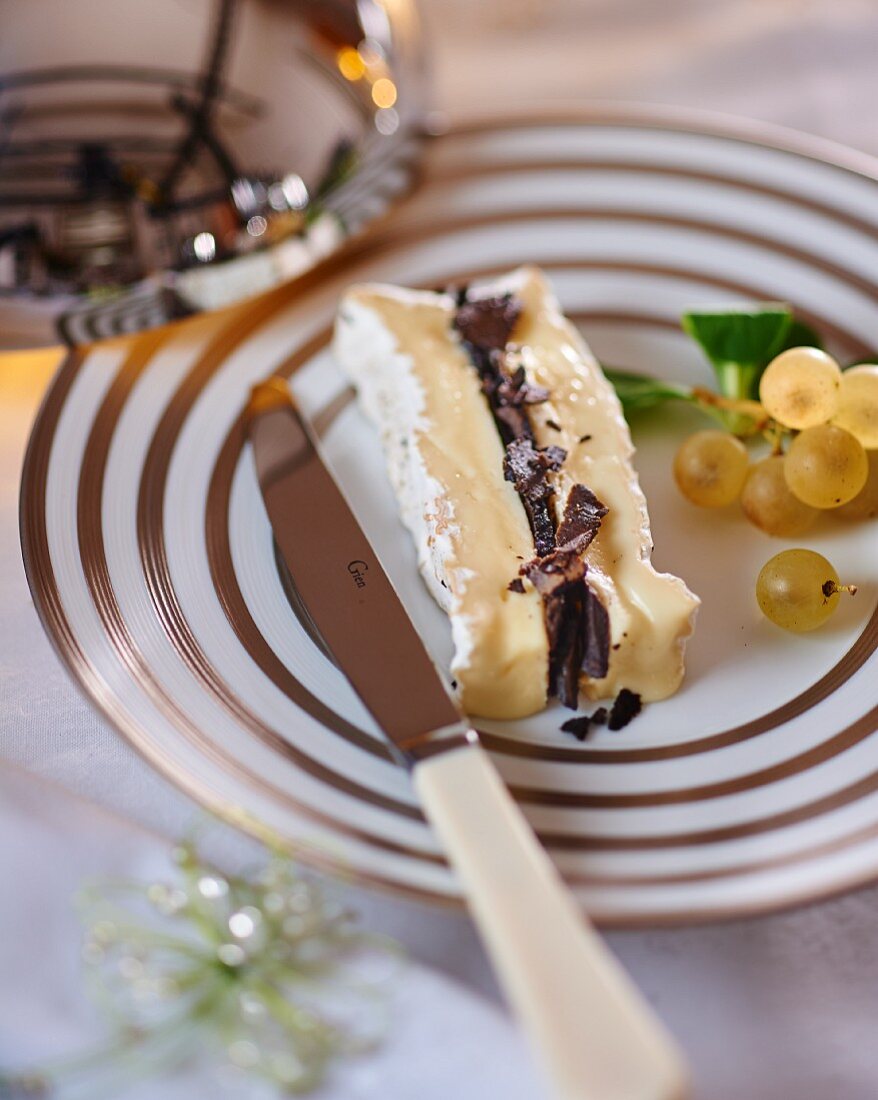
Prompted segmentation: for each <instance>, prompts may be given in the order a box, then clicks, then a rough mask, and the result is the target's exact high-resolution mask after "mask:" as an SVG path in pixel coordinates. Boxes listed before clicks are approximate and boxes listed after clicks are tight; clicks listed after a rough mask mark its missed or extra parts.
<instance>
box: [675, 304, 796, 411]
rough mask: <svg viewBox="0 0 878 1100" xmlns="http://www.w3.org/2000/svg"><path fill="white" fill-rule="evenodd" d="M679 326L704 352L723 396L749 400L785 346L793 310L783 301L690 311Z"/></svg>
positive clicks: (791, 326)
mask: <svg viewBox="0 0 878 1100" xmlns="http://www.w3.org/2000/svg"><path fill="white" fill-rule="evenodd" d="M682 325H683V329H684V331H685V332H687V333H688V334H689V335H690V336H691V337H692V338H693V339H694V340H695V341H697V343H698V344H700V345H701V347H702V349H703V350H704V354H705V355H706V356H707V358H708V359H709V360H710V362H711V363H712V365H713V368H714V371H715V372H716V376H717V380H718V381H719V388H720V392H721V393H723V394H725V396H726V397H734V398H753V397H755V396H756V393H757V391H758V388H759V379H760V377H761V375H762V372H763V371H764V370H765V368H766V367H767V366H768V364H769V363H770V362H771V360H772V359H773V358H774V357H775V355H777V354H778V352H779V351H781V350H782V349H783V348H784V346H786V340H787V338H788V336H789V335H790V331H791V329H792V328H793V311H792V310H791V309H790V307H789V306H788V305H786V303H784V302H765V303H763V304H761V305H757V306H754V307H752V308H751V309H746V310H741V309H735V310H722V311H717V310H712V311H701V310H692V311H690V312H689V313H684V314H683V317H682Z"/></svg>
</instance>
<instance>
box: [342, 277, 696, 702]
mask: <svg viewBox="0 0 878 1100" xmlns="http://www.w3.org/2000/svg"><path fill="white" fill-rule="evenodd" d="M503 296H506V297H507V299H508V300H511V301H513V302H514V304H515V313H514V323H513V324H512V325H511V332H510V334H509V341H508V343H507V344H505V346H504V347H503V349H502V351H501V352H500V353H499V354H500V355H502V373H501V377H502V378H503V379H509V378H514V379H515V380H516V385H517V386H518V387H519V388H518V391H517V392H518V397H517V398H516V399H515V400H517V401H518V402H519V404H518V405H515V407H514V409H513V412H515V414H516V415H520V414H523V415H524V417H525V420H526V422H527V423H526V430H527V433H528V436H529V439H528V440H527V443H528V447H531V446H532V447H533V448H535V449H536V451H531V454H533V453H536V452H538V453H540V454H542V455H547V456H551V461H549V459H548V458H547V459H546V469H547V473H546V474H545V475H544V476H545V477H546V479H547V482H548V484H549V493H550V496H549V498H548V503H547V507H548V509H549V512H550V513H551V521H552V524H553V525H554V527H555V529H556V531H557V532H558V534H559V536H560V533H561V531H562V530H563V529H565V522H564V521H565V516H567V517H569V515H570V514H571V512H570V511H569V510H568V504H569V505H571V508H572V506H573V505H574V504H575V503H576V501H577V500H579V499H580V498H581V497H580V496H577V494H580V495H581V494H582V493H583V488H582V487H585V489H587V490H588V491H589V494H593V498H594V497H596V498H597V503H598V504H601V505H603V506H604V508H605V509H606V513H605V514H604V515H603V516H602V518H599V520H598V523H599V529H598V530H597V534H596V535H594V534H593V533H592V534H591V535H590V536H589V538H590V539H591V541H590V542H588V545H587V546H586V547H585V548H584V549H582V550H581V555H580V556H581V558H582V559H583V561H584V565H582V566H581V568H582V569H583V570H584V572H585V582H584V583H585V584H587V587H588V590H589V595H590V597H591V598H592V599H593V600H596V602H597V603H598V604H599V606H598V607H597V610H598V611H599V612H600V615H601V616H602V617H603V621H604V624H605V625H604V626H603V628H602V631H599V633H601V632H602V633H603V634H604V635H606V634H608V636H606V637H604V638H603V646H604V649H605V651H606V652H605V665H604V668H605V675H601V676H599V677H594V676H588V675H586V674H585V673H582V674H581V675H580V683H579V687H580V690H581V691H582V692H584V694H585V695H587V696H588V697H589V698H593V699H598V698H608V697H611V696H615V695H616V694H617V693H618V692H619V691H620V690H621V689H623V688H627V689H628V690H629V691H632V692H636V693H637V694H639V695H640V696H641V697H642V699H644V700H645V701H650V700H657V699H662V698H664V697H666V696H668V695H670V694H672V693H673V692H674V691H675V690H676V689H677V687H678V686H679V684H680V681H681V679H682V676H683V669H684V666H683V657H684V653H683V650H684V643H685V639H686V638H687V637H688V636H689V634H690V633H691V631H692V627H693V620H694V613H695V610H696V608H697V605H698V599H697V597H695V596H694V595H693V594H692V593H691V592H689V590H688V589H687V588H686V586H685V584H684V583H683V582H682V581H681V580H679V579H678V578H677V577H674V576H671V575H670V574H666V573H658V572H656V570H655V569H654V568H653V567H652V565H651V564H650V560H649V557H650V552H651V547H652V544H651V537H650V530H649V518H648V515H647V510H646V501H645V499H644V496H643V493H642V491H641V489H640V486H639V483H638V480H637V475H636V473H635V472H634V469H633V467H632V465H631V459H632V455H633V447H632V444H631V437H630V434H629V432H628V426H627V424H626V422H625V420H624V417H623V416H622V411H621V407H620V405H619V402H618V399H617V398H616V395H615V392H614V391H613V389H612V387H611V386H610V384H609V383H608V382H607V380H606V379H605V378H604V376H603V373H602V372H601V370H600V367H599V366H598V365H597V363H596V362H595V360H594V358H593V357H592V355H591V354H590V352H589V351H588V349H587V347H586V346H585V344H584V342H583V340H582V339H581V337H580V336H579V334H578V333H577V331H576V330H575V329H574V328H573V326H572V325H570V323H569V322H568V321H567V320H566V319H565V318H564V316H563V315H562V313H561V311H560V309H559V306H558V304H557V301H556V300H555V297H554V295H553V293H552V291H551V288H550V287H549V285H548V283H547V282H546V279H545V277H544V276H543V275H542V273H541V272H540V271H538V270H537V269H535V268H521V269H519V270H517V271H514V272H512V273H511V274H509V275H508V276H506V277H504V278H503V279H501V280H499V281H498V282H495V283H492V284H490V285H488V284H485V285H478V286H473V287H470V288H469V289H468V291H467V295H466V298H467V301H470V302H472V301H476V302H478V301H480V300H502V299H503ZM460 306H461V301H460V299H458V298H456V297H455V296H454V295H453V294H451V293H448V294H442V293H433V292H427V291H414V290H404V289H398V288H395V287H389V286H378V285H365V286H359V287H354V288H352V289H351V290H350V291H348V293H347V294H346V295H345V297H344V299H343V301H342V303H341V305H340V308H339V312H338V318H337V322H336V331H335V341H334V352H335V355H336V358H337V360H338V362H339V363H340V365H341V366H342V367H343V369H344V370H345V371H346V372H347V373H348V375H349V376H350V378H351V380H352V381H353V383H354V385H355V386H356V388H357V390H358V393H359V396H360V401H361V405H362V408H363V410H364V411H365V413H366V415H367V417H368V418H369V419H370V420H371V421H372V422H373V423H374V424H375V426H376V428H377V430H378V431H379V433H380V435H381V440H382V444H383V447H384V452H385V456H386V459H387V468H388V472H389V475H390V480H391V482H392V485H393V488H394V490H395V493H396V497H397V500H398V502H399V506H400V511H401V515H402V519H403V522H404V523H405V525H406V526H407V527H408V529H409V531H410V532H411V533H412V535H413V537H414V540H415V543H416V546H417V550H418V561H419V566H420V569H421V572H422V574H423V576H424V579H425V580H426V582H427V584H428V586H429V587H430V589H431V591H432V593H433V594H434V596H435V598H436V599H437V601H438V602H439V603H440V605H441V606H442V607H443V608H444V609H445V611H446V612H447V614H448V616H449V619H450V621H451V628H452V634H453V641H454V647H455V656H454V662H453V665H452V673H453V675H454V677H455V679H456V681H457V683H458V686H459V691H460V695H461V703H462V705H463V707H464V709H465V710H466V711H467V712H468V713H469V714H473V715H480V716H484V717H492V718H517V717H524V716H526V715H529V714H533V713H535V712H536V711H539V710H541V709H542V708H543V707H545V705H546V703H547V698H548V694H549V689H550V673H549V669H550V661H551V659H552V654H551V653H550V633H551V630H550V629H549V628H548V626H547V624H548V622H549V619H550V615H549V607H548V603H546V602H545V600H544V596H541V594H540V592H539V591H538V589H537V587H536V586H535V585H534V583H532V580H531V579H528V577H530V576H532V573H528V572H527V569H528V563H532V562H533V561H534V559H535V537H537V536H535V528H534V519H533V515H532V513H531V511H529V510H526V508H525V499H524V496H521V495H519V489H520V485H516V484H513V481H512V480H507V479H506V478H507V476H511V475H510V474H509V470H508V468H507V469H506V472H505V473H504V458H506V457H507V451H506V446H505V443H508V438H507V440H506V441H504V439H503V438H501V431H502V432H504V433H506V434H507V435H508V430H507V426H506V425H505V424H504V423H502V422H501V421H502V415H501V417H497V416H496V415H495V414H496V411H497V410H496V407H495V409H494V413H492V405H491V403H489V400H488V397H487V396H486V391H487V389H489V388H490V387H488V386H486V384H485V383H484V377H480V373H479V369H478V362H476V361H474V358H473V347H472V345H471V344H469V343H468V342H467V341H466V340H465V339H462V338H461V332H459V331H458V330H457V328H456V327H455V323H456V319H459V314H458V310H459V309H460ZM489 359H490V362H492V363H494V362H498V363H499V362H500V360H498V359H496V358H495V353H494V352H491V353H490V355H488V354H487V353H486V358H485V360H484V363H487V362H488V360H489ZM484 363H483V365H484ZM522 380H523V381H522ZM522 402H524V403H523V404H522ZM525 410H526V411H525ZM558 448H560V449H561V450H560V451H558V450H557V449H558ZM565 452H566V453H565ZM541 476H542V475H541ZM577 487H578V488H577ZM571 494H572V495H571ZM589 494H586V495H587V496H588V495H589ZM593 498H591V499H593ZM566 526H569V523H568V524H567V525H566ZM551 534H552V532H551V531H550V535H551ZM552 537H554V536H553V535H552ZM585 541H586V540H580V543H579V544H578V545H579V546H581V545H583V544H584V542H585ZM571 545H572V544H571ZM551 557H552V555H550V557H549V558H545V557H544V558H542V559H541V560H542V561H543V562H546V561H549V560H550V558H551ZM570 557H571V553H567V555H566V558H565V560H569V559H570ZM577 659H578V658H577ZM601 671H604V670H603V669H602V670H601Z"/></svg>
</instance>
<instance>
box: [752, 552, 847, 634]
mask: <svg viewBox="0 0 878 1100" xmlns="http://www.w3.org/2000/svg"><path fill="white" fill-rule="evenodd" d="M856 590H857V589H856V586H855V585H842V584H841V583H840V582H839V579H838V573H836V571H835V569H834V568H833V566H832V564H831V563H830V562H828V561H827V560H826V558H824V557H823V555H822V554H818V553H816V552H815V551H814V550H782V551H781V553H779V554H775V556H774V557H773V558H772V559H771V560H770V561H768V562H766V563H765V565H763V567H762V569H761V571H760V573H759V576H758V578H757V580H756V600H757V602H758V603H759V607H760V608H761V610H762V614H763V615H765V617H766V618H767V619H770V620H771V621H772V622H773V623H775V624H776V625H777V626H781V627H783V629H784V630H792V631H794V632H795V633H796V634H804V633H805V632H806V631H809V630H816V629H817V627H818V626H821V625H822V624H823V623H825V622H826V620H827V619H828V618H829V617H830V616H831V615H832V614H833V612H834V611H835V609H836V607H837V606H838V597H839V593H840V592H849V593H850V594H851V595H853V594H854V593H855V592H856Z"/></svg>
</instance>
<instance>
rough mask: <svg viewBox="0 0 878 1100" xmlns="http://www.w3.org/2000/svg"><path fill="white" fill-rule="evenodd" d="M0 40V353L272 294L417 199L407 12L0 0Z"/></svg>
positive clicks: (312, 2) (419, 90)
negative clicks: (412, 192) (402, 203)
mask: <svg viewBox="0 0 878 1100" xmlns="http://www.w3.org/2000/svg"><path fill="white" fill-rule="evenodd" d="M0 25H2V27H3V34H2V36H0V344H2V346H5V347H15V346H27V345H35V344H42V343H53V342H57V341H58V340H59V338H60V339H63V340H65V341H67V342H69V343H77V342H81V341H85V340H92V339H95V338H98V337H101V336H108V335H114V334H117V333H119V332H130V331H136V330H138V329H141V328H148V327H151V326H154V325H157V324H161V323H163V322H165V321H167V320H170V319H172V318H175V317H179V316H183V315H185V314H187V313H192V312H196V311H198V310H203V309H211V308H216V307H218V306H222V305H226V304H229V303H230V302H233V301H237V300H239V299H240V298H243V297H246V296H248V295H251V294H255V293H258V292H259V291H262V290H265V289H267V288H268V287H270V286H273V285H275V284H276V283H279V282H282V281H284V280H286V279H288V278H291V277H292V276H294V275H296V274H298V273H300V272H301V271H303V270H305V269H306V268H307V267H309V266H311V265H312V264H313V263H314V262H315V261H316V260H317V259H319V258H320V257H321V256H323V255H325V254H326V253H327V252H328V251H331V250H332V249H333V248H335V247H336V246H337V245H338V243H339V242H340V241H341V240H342V239H343V237H344V236H345V235H346V234H348V233H350V232H352V231H354V230H356V229H357V228H359V227H360V226H361V225H362V224H363V223H364V222H366V221H368V220H369V219H370V218H373V217H375V216H376V215H377V214H379V213H381V212H383V211H384V210H386V209H387V208H388V206H389V205H390V204H391V203H392V202H393V200H394V199H395V198H397V197H398V196H399V195H401V194H402V193H403V192H404V191H405V190H406V189H407V187H408V185H409V183H410V180H411V177H412V171H413V167H414V163H415V160H416V158H417V154H418V149H419V145H420V139H421V135H422V133H423V128H424V119H425V110H426V86H427V79H426V63H425V62H426V59H425V56H424V49H423V42H422V38H421V32H420V26H419V21H418V17H417V12H416V9H415V6H414V2H413V0H149V2H147V0H89V3H88V4H87V5H86V4H71V3H70V2H69V0H39V2H38V3H28V4H22V3H20V0H0Z"/></svg>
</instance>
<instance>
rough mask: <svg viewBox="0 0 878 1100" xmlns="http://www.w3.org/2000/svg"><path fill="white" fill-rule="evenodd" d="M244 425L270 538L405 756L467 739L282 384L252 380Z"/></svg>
mask: <svg viewBox="0 0 878 1100" xmlns="http://www.w3.org/2000/svg"><path fill="white" fill-rule="evenodd" d="M247 419H248V431H249V436H250V441H251V443H252V446H253V456H254V460H255V463H256V472H257V476H258V478H259V486H260V489H261V492H262V499H263V500H264V502H265V507H266V511H267V512H268V518H269V521H270V523H271V527H272V531H273V532H274V538H275V542H276V544H277V547H278V549H279V551H280V554H281V556H282V558H283V560H284V562H285V563H286V566H287V568H288V569H289V571H290V574H291V576H292V578H293V583H294V584H295V587H296V590H297V592H298V594H299V596H300V597H301V600H302V602H303V604H304V605H305V608H306V609H307V611H308V613H309V616H310V618H311V620H312V621H313V622H314V623H315V624H316V626H317V629H318V631H319V633H320V636H321V637H322V639H323V640H324V642H325V643H326V646H327V648H328V649H329V651H330V653H331V654H332V656H333V657H334V659H335V661H336V663H337V664H338V666H339V667H340V668H341V669H342V670H343V671H344V673H345V675H346V676H347V678H348V679H349V680H350V682H351V684H352V685H353V687H354V690H355V691H356V692H357V694H358V695H359V697H360V698H361V699H362V701H363V703H365V705H366V708H367V710H368V711H369V713H370V714H371V715H372V717H373V718H374V719H375V721H376V722H377V723H378V725H379V726H380V727H381V729H382V730H383V732H384V734H385V735H386V736H387V738H388V739H389V741H390V743H391V746H392V747H394V748H395V749H396V750H397V752H398V753H399V754H400V757H401V758H402V759H403V760H404V761H405V762H406V763H411V762H412V761H414V760H417V759H422V758H424V757H426V756H428V755H430V754H431V753H434V752H436V751H439V750H440V749H445V748H453V747H455V746H457V745H461V744H466V743H468V742H472V741H474V740H475V738H476V734H475V733H474V732H473V731H472V730H470V729H469V728H468V726H467V725H466V723H464V721H463V718H462V716H461V713H460V711H459V710H458V708H457V706H456V705H455V703H454V701H453V700H452V698H451V696H450V694H449V692H448V690H447V689H446V687H445V685H444V683H443V681H442V679H441V677H440V675H439V672H438V670H437V668H436V666H435V664H434V663H433V660H432V659H431V657H430V655H429V654H428V653H427V650H426V648H425V647H424V643H423V642H422V641H421V638H420V635H419V634H418V633H417V631H416V630H415V628H414V626H413V625H412V621H411V619H410V618H409V616H408V613H407V612H406V610H405V608H404V607H403V605H402V602H401V600H400V598H399V596H398V595H397V594H396V590H395V589H394V587H393V585H392V583H391V582H390V579H389V577H388V576H387V574H386V572H385V571H384V568H383V567H382V565H381V562H380V561H379V560H378V556H377V554H376V553H375V550H374V549H373V548H372V546H371V545H370V543H369V541H368V539H367V538H366V536H365V535H364V534H363V531H362V528H361V527H360V525H359V523H358V522H357V520H356V518H355V517H354V514H353V512H352V511H351V508H350V505H349V504H348V502H347V500H346V499H345V497H344V495H343V493H342V491H341V489H340V488H339V486H338V484H337V483H336V481H335V479H334V478H333V477H332V475H331V474H330V473H329V471H328V469H327V468H326V466H325V465H324V463H323V460H322V459H321V457H320V453H319V449H318V447H319V445H318V444H317V443H316V441H315V439H314V437H313V434H312V432H311V430H310V428H309V426H308V425H307V423H306V422H305V420H304V419H303V418H302V417H301V416H300V414H299V412H298V410H297V409H296V407H295V405H294V403H293V400H292V395H291V393H290V389H289V387H288V386H287V385H286V383H285V382H284V381H283V380H282V379H278V378H272V379H269V380H268V381H266V382H263V383H261V384H260V385H258V386H256V387H255V388H254V390H253V393H252V395H251V400H250V404H249V407H248V417H247Z"/></svg>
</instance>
